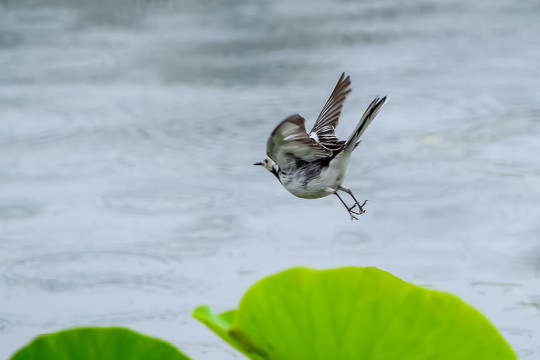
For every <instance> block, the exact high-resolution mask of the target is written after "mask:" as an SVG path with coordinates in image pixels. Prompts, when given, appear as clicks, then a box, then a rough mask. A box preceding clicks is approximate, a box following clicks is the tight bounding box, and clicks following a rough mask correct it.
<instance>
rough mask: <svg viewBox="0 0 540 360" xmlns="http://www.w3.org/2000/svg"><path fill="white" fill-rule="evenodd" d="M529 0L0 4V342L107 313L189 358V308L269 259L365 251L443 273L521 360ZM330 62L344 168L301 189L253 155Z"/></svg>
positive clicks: (534, 55) (529, 243) (364, 260)
mask: <svg viewBox="0 0 540 360" xmlns="http://www.w3.org/2000/svg"><path fill="white" fill-rule="evenodd" d="M539 15H540V7H538V5H537V4H536V3H535V2H533V1H529V2H527V1H525V2H519V3H516V2H511V1H480V2H476V3H470V2H467V1H460V0H456V1H422V0H414V1H409V2H407V3H403V2H399V1H394V0H389V1H377V2H355V1H339V2H330V1H316V2H313V1H309V2H308V1H297V2H293V3H291V2H290V1H280V0H278V1H275V0H274V1H258V2H242V1H228V2H222V1H212V0H210V1H202V2H184V1H180V0H178V1H172V0H171V1H150V2H147V1H114V2H110V1H104V0H103V1H94V2H83V1H67V0H65V1H40V2H39V1H29V0H28V1H17V2H15V1H11V2H10V1H3V2H0V124H1V126H0V358H6V357H8V356H9V355H10V354H12V353H13V351H14V350H15V349H17V348H18V347H20V346H22V345H23V344H25V343H26V342H28V341H29V340H30V339H31V338H32V337H33V336H35V335H36V334H39V333H43V332H50V331H55V330H58V329H62V328H66V327H71V326H83V325H119V326H126V327H130V328H133V329H135V330H138V331H141V332H144V333H147V334H150V335H154V336H158V337H162V338H165V339H167V340H169V341H171V342H172V343H174V344H176V345H177V346H179V347H180V348H181V349H182V350H183V351H185V352H186V353H187V354H189V355H190V356H192V357H193V358H195V359H216V358H219V359H234V358H236V356H235V355H234V351H233V350H231V349H229V348H228V347H227V346H226V345H224V344H222V341H221V340H219V339H218V338H217V337H215V336H214V335H212V334H211V333H210V331H208V330H207V329H205V328H204V327H203V326H202V325H200V324H199V323H197V322H196V321H195V320H194V319H192V318H191V317H190V312H191V310H192V309H193V308H194V307H195V306H197V305H199V304H203V303H204V304H210V305H211V306H212V308H213V310H215V311H221V310H228V309H230V308H234V307H236V305H237V302H238V300H239V299H240V297H241V295H242V294H243V293H244V291H245V290H246V289H247V288H248V287H249V285H250V284H252V283H253V282H255V281H256V280H258V279H260V278H261V277H263V276H265V275H268V274H271V273H274V272H277V271H280V270H283V269H285V268H288V267H292V266H298V265H305V266H312V267H316V268H328V267H335V266H343V265H358V266H377V267H379V268H381V269H384V270H387V271H390V272H392V273H394V274H396V275H397V276H399V277H401V278H403V279H405V280H408V281H411V282H413V283H416V284H420V285H424V286H429V287H431V288H436V289H442V290H446V291H449V292H452V293H455V294H457V295H459V296H460V297H462V298H463V299H464V300H465V301H466V302H468V303H469V304H472V305H473V306H475V307H476V308H478V309H479V310H480V311H482V312H483V313H484V314H485V315H486V316H487V317H488V318H489V319H490V320H491V321H492V322H493V323H494V324H495V326H496V327H497V328H498V329H499V330H500V331H501V333H502V334H503V336H504V337H505V338H506V339H507V340H508V341H509V342H510V344H511V345H512V346H513V348H514V349H515V350H516V352H517V353H518V355H519V358H520V359H522V360H529V359H530V360H533V359H537V358H538V357H539V356H540V315H539V308H540V280H539V276H540V222H539V221H538V220H539V219H540V207H539V206H538V204H539V203H540V161H539V160H538V159H539V157H538V154H540V140H539V136H540V106H539V102H538V99H540V86H539V84H540V67H539V64H540V63H539V61H538V59H540V43H539V42H540V41H539V40H538V36H537V35H536V34H539V33H540V23H539V22H538V16H539ZM342 71H346V72H347V73H349V74H351V77H352V84H353V89H354V91H353V93H351V95H350V96H349V98H348V100H347V102H346V104H345V109H344V112H343V116H342V120H341V123H340V127H339V128H338V131H337V133H338V135H339V136H341V137H347V136H348V135H349V132H350V131H351V130H352V129H353V128H354V125H355V123H356V121H357V119H359V117H360V116H361V115H362V113H363V111H364V109H365V107H366V106H367V105H368V104H369V103H370V102H371V100H372V99H373V98H374V97H375V96H377V95H388V96H389V98H390V102H389V103H388V104H387V105H386V106H385V107H384V109H383V110H382V111H381V113H380V114H379V116H378V117H377V119H376V121H374V122H373V124H372V125H371V126H370V128H369V129H368V131H367V132H366V134H365V137H364V140H363V142H362V144H361V145H360V147H359V148H358V149H357V150H356V152H355V154H354V155H353V158H352V159H351V164H350V168H349V173H348V176H347V179H346V182H345V185H346V186H348V187H350V188H351V189H353V191H354V192H355V194H356V196H357V197H358V198H359V199H369V202H368V205H367V210H368V212H367V213H366V214H365V215H363V216H362V217H361V218H360V220H359V221H357V222H351V221H349V216H348V215H347V213H346V211H345V210H344V209H343V208H342V205H341V204H340V203H339V200H338V199H336V198H333V197H328V198H324V199H320V200H313V201H309V200H302V199H298V198H295V197H293V196H292V195H290V194H289V193H287V192H286V191H285V190H284V189H283V188H282V187H281V185H280V184H279V183H278V182H277V181H276V180H275V178H274V177H273V176H272V175H271V174H269V173H267V172H265V171H263V169H261V168H255V167H253V166H251V164H252V163H253V162H256V161H260V160H261V159H262V158H263V157H264V152H265V142H266V139H267V136H268V135H269V134H270V132H271V130H272V129H273V128H274V127H275V125H276V124H277V123H278V122H279V121H281V120H282V119H283V118H285V117H286V116H288V115H290V114H292V113H295V112H298V113H300V114H301V115H302V116H304V117H306V119H308V123H309V124H308V126H310V125H311V122H312V121H313V120H314V118H315V117H316V116H317V114H318V112H319V111H320V109H321V108H322V106H323V104H324V102H325V101H326V99H327V97H328V95H329V94H330V92H331V90H332V88H333V86H334V84H335V82H336V81H337V79H338V77H339V75H340V74H341V72H342Z"/></svg>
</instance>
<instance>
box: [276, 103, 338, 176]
mask: <svg viewBox="0 0 540 360" xmlns="http://www.w3.org/2000/svg"><path fill="white" fill-rule="evenodd" d="M266 153H267V155H268V156H269V157H270V158H271V159H272V160H274V161H275V163H276V164H277V165H278V166H279V167H280V168H281V169H287V168H289V167H290V166H294V165H295V164H296V163H297V162H298V161H299V160H301V161H307V162H310V161H314V160H317V159H323V158H325V157H328V156H331V155H332V151H331V150H329V149H327V148H325V147H323V146H321V145H320V144H319V143H317V142H316V141H315V140H313V139H312V138H310V137H309V136H308V134H307V133H306V126H305V120H304V118H303V117H301V116H300V115H298V114H294V115H291V116H289V117H288V118H286V119H285V120H283V121H282V122H281V123H280V124H279V125H278V126H277V127H276V129H275V130H274V131H273V132H272V135H270V138H268V142H267V143H266Z"/></svg>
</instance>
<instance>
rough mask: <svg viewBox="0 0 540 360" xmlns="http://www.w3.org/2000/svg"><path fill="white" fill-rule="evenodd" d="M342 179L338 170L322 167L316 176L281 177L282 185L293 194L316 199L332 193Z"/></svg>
mask: <svg viewBox="0 0 540 360" xmlns="http://www.w3.org/2000/svg"><path fill="white" fill-rule="evenodd" d="M342 181H343V177H342V176H341V174H340V173H339V172H335V171H328V168H325V169H322V171H320V173H318V174H317V176H314V177H312V178H309V177H306V176H298V174H296V175H293V176H287V177H284V178H282V179H281V183H282V184H283V186H284V187H285V188H286V189H287V190H288V191H289V192H290V193H291V194H293V195H294V196H297V197H299V198H303V199H318V198H322V197H325V196H328V195H330V194H333V193H334V192H335V191H336V190H337V189H338V188H339V186H341V183H342Z"/></svg>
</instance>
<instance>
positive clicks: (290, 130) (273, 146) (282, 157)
mask: <svg viewBox="0 0 540 360" xmlns="http://www.w3.org/2000/svg"><path fill="white" fill-rule="evenodd" d="M350 85H351V80H350V79H349V76H347V77H345V73H343V74H341V77H340V78H339V80H338V82H337V85H336V87H335V88H334V91H333V92H332V94H331V95H330V98H329V99H328V101H327V102H326V104H325V105H324V107H323V109H322V111H321V113H320V114H319V117H318V118H317V121H315V125H314V126H313V129H311V131H310V132H309V134H307V132H306V126H305V124H304V122H305V120H304V118H303V117H301V116H300V115H298V114H294V115H291V116H289V117H288V118H286V119H285V120H283V121H282V122H281V123H280V124H279V125H278V126H277V127H276V129H275V130H274V131H273V132H272V134H271V135H270V137H269V138H268V142H267V143H266V157H265V158H264V160H263V161H262V162H258V163H255V164H253V165H261V166H264V167H265V168H266V169H267V170H268V171H270V172H271V173H272V174H274V175H275V176H276V177H277V178H278V180H279V182H281V184H282V185H283V186H284V187H285V189H287V190H288V191H289V192H290V193H291V194H293V195H295V196H297V197H300V198H304V199H317V198H321V197H324V196H328V195H331V194H334V195H336V196H337V197H338V198H339V200H340V201H341V202H342V203H343V205H344V206H345V208H346V209H347V211H348V212H349V215H350V216H351V220H353V219H356V220H358V218H357V217H356V216H355V215H361V214H363V213H365V210H364V208H363V207H364V205H365V204H366V202H367V200H366V201H364V203H363V204H362V205H360V203H359V202H358V200H356V198H355V197H354V195H353V193H352V191H351V190H350V189H347V188H344V187H342V186H341V184H342V183H343V179H344V178H345V173H346V171H347V166H348V164H349V158H350V157H351V153H352V152H353V150H354V149H356V147H357V146H358V144H359V143H360V142H359V141H358V139H359V138H360V136H362V134H363V133H364V131H365V130H366V128H367V127H368V125H369V124H370V123H371V121H373V119H374V118H375V116H376V115H377V113H378V112H379V110H380V109H381V107H382V106H383V105H384V102H385V101H386V96H385V97H383V98H379V97H377V98H375V100H373V101H372V102H371V104H369V106H368V108H367V109H366V111H365V113H364V115H362V118H361V119H360V121H359V122H358V125H356V128H355V129H354V131H353V133H352V134H351V136H349V138H348V139H347V141H340V140H339V139H338V138H337V137H336V135H335V132H334V130H335V128H336V126H337V124H338V121H339V115H340V114H341V109H342V108H343V103H344V102H345V97H346V96H347V94H349V93H350V92H351V89H350ZM340 190H341V191H344V192H346V193H347V194H349V195H350V196H351V198H352V199H353V201H354V205H353V206H351V207H349V206H347V204H346V203H345V201H343V199H342V198H341V197H340V196H339V194H338V191H340ZM356 207H357V208H358V210H356V209H355V208H356Z"/></svg>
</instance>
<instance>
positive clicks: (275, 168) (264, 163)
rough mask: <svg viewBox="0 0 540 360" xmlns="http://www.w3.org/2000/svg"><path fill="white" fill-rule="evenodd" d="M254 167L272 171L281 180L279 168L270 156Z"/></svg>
mask: <svg viewBox="0 0 540 360" xmlns="http://www.w3.org/2000/svg"><path fill="white" fill-rule="evenodd" d="M253 165H258V166H264V167H265V168H266V170H268V171H270V172H271V173H272V174H274V175H275V176H276V177H277V178H278V179H279V175H278V173H279V166H277V164H276V163H275V162H274V160H272V159H270V158H269V157H268V156H266V157H265V158H264V160H263V161H261V162H258V163H255V164H253Z"/></svg>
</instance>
